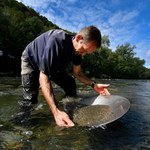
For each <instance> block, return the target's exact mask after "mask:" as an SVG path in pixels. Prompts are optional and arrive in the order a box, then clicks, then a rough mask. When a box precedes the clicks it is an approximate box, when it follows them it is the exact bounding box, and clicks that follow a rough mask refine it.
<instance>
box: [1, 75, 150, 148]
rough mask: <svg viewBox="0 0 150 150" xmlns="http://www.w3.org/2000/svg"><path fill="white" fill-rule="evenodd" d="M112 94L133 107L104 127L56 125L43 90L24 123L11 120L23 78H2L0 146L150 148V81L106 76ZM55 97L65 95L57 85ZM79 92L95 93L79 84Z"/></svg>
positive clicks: (16, 106) (85, 93) (15, 110)
mask: <svg viewBox="0 0 150 150" xmlns="http://www.w3.org/2000/svg"><path fill="white" fill-rule="evenodd" d="M100 82H103V83H110V87H109V91H110V92H111V94H115V95H120V96H124V97H126V98H127V99H128V100H129V101H130V103H131V107H130V110H129V111H128V112H127V114H125V115H124V116H123V117H122V118H120V119H119V120H117V121H115V122H113V123H110V124H109V125H107V126H106V128H105V129H102V128H100V127H99V128H92V129H91V128H87V127H79V126H75V127H73V128H69V129H63V130H62V129H61V128H57V127H56V126H55V122H54V119H53V116H52V114H51V112H50V111H49V109H48V107H47V105H46V103H45V101H44V100H43V97H42V95H41V93H40V95H39V103H38V105H37V106H36V108H35V111H34V112H33V113H32V116H31V118H30V119H29V120H28V121H27V122H24V123H22V124H17V123H14V122H13V121H11V118H12V117H13V116H14V114H15V113H16V112H17V110H18V105H17V101H18V100H20V99H21V86H20V78H6V77H5V78H0V149H1V150H3V149H5V150H6V149H7V150H9V149H11V150H12V149H13V150H20V149H21V150H131V149H132V150H148V149H150V81H147V80H104V81H101V80H100ZM54 91H55V95H56V99H57V100H58V101H59V100H61V98H62V97H63V91H62V90H61V89H60V88H57V87H55V89H54ZM78 93H79V94H82V95H83V96H84V95H85V96H87V95H90V94H91V95H95V94H96V93H94V92H93V90H92V89H91V88H89V87H85V86H83V85H82V84H78Z"/></svg>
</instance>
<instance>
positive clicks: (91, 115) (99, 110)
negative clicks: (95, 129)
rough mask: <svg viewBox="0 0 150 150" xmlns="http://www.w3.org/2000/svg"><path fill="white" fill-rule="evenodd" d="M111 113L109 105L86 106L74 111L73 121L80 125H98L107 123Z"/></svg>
mask: <svg viewBox="0 0 150 150" xmlns="http://www.w3.org/2000/svg"><path fill="white" fill-rule="evenodd" d="M111 113H112V110H111V107H110V106H108V105H92V106H85V107H82V108H79V109H76V110H75V111H74V115H73V121H74V122H75V123H77V124H78V125H79V126H89V127H91V126H96V125H100V124H104V123H106V122H107V121H108V120H109V118H110V116H111Z"/></svg>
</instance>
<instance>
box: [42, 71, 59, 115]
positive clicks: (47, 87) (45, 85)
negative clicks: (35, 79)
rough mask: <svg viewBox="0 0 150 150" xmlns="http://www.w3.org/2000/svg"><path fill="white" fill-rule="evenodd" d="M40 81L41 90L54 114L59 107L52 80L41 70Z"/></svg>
mask: <svg viewBox="0 0 150 150" xmlns="http://www.w3.org/2000/svg"><path fill="white" fill-rule="evenodd" d="M39 82H40V86H41V90H42V93H43V96H44V98H45V100H46V102H47V104H48V106H49V107H50V109H51V111H52V113H53V114H55V113H56V112H57V107H56V104H55V101H54V94H53V90H52V86H51V82H50V81H49V79H48V77H47V76H46V75H45V74H44V73H42V72H40V77H39Z"/></svg>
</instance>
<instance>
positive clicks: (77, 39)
mask: <svg viewBox="0 0 150 150" xmlns="http://www.w3.org/2000/svg"><path fill="white" fill-rule="evenodd" d="M75 39H76V41H77V42H79V41H80V40H82V39H83V37H82V35H80V34H77V35H76V36H75Z"/></svg>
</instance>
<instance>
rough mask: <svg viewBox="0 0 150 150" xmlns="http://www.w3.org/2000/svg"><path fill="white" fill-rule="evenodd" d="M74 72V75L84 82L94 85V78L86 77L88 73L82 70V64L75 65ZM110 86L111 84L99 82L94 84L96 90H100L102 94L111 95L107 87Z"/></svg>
mask: <svg viewBox="0 0 150 150" xmlns="http://www.w3.org/2000/svg"><path fill="white" fill-rule="evenodd" d="M73 72H74V76H75V77H76V78H77V79H78V80H79V81H81V82H82V83H84V84H86V85H89V86H92V84H93V80H91V79H90V78H88V77H86V75H85V74H84V73H83V72H82V69H81V66H80V65H78V66H76V65H74V66H73ZM108 86H109V84H98V83H96V84H95V85H93V88H94V90H95V91H96V92H98V93H99V94H100V95H110V93H109V92H108V90H107V89H106V88H107V87H108Z"/></svg>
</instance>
